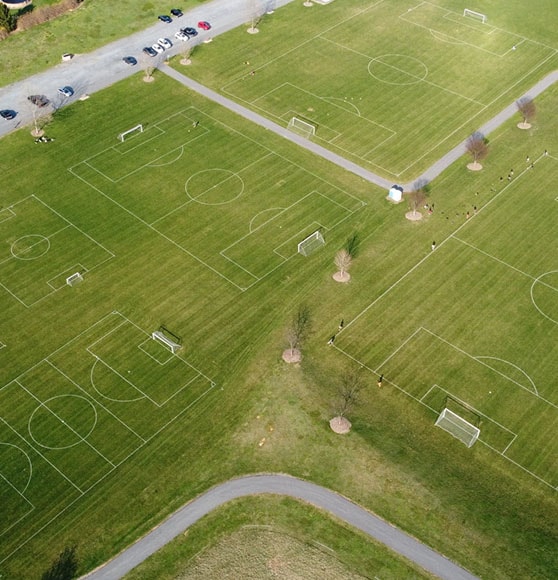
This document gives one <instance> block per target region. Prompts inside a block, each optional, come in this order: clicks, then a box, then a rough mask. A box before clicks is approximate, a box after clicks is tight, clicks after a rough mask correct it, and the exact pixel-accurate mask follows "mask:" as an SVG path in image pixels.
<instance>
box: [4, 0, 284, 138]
mask: <svg viewBox="0 0 558 580" xmlns="http://www.w3.org/2000/svg"><path fill="white" fill-rule="evenodd" d="M292 1H293V0H267V2H265V3H264V2H260V6H262V7H264V8H266V9H271V8H280V7H282V6H284V5H286V4H288V3H289V2H292ZM169 6H170V4H169ZM251 6H252V4H251V2H248V1H247V0H213V1H211V2H206V3H204V4H202V5H200V6H198V7H196V8H193V9H192V10H189V11H188V12H186V13H185V14H184V16H182V17H181V18H175V19H174V20H173V22H172V23H171V24H165V23H164V22H158V21H157V22H156V23H154V24H153V26H151V27H150V28H147V29H146V30H142V31H140V32H137V33H135V34H132V35H131V36H127V37H125V38H121V39H119V40H116V41H115V42H111V43H110V44H107V45H105V46H103V47H101V48H99V49H97V50H95V51H93V52H90V53H87V54H76V56H75V57H74V58H73V59H72V60H71V61H68V62H60V64H58V65H57V66H54V67H52V68H51V69H49V70H46V71H44V72H42V73H39V74H37V75H34V76H32V77H29V78H28V79H25V80H23V81H20V82H16V83H13V84H11V85H7V86H4V87H0V109H12V110H15V111H17V113H18V115H17V117H16V118H15V119H14V120H13V121H5V120H4V119H0V137H2V136H3V135H6V134H8V133H10V132H12V131H14V130H16V129H18V128H19V127H22V126H25V125H29V124H30V123H31V122H32V121H33V116H32V115H33V113H32V111H33V109H34V105H31V104H30V103H29V102H28V101H27V97H28V96H29V95H33V94H44V95H46V96H47V97H48V98H49V99H50V100H51V102H52V104H53V106H54V107H55V108H56V109H58V108H60V107H61V106H64V105H67V104H69V103H71V102H74V101H76V100H78V99H79V97H80V96H82V95H84V94H88V95H92V94H93V93H95V92H97V91H100V90H101V89H104V88H106V87H108V86H110V85H112V84H114V83H116V82H118V81H121V80H122V79H124V78H126V77H129V76H131V75H133V74H135V73H137V72H138V67H141V66H142V65H143V63H144V62H149V63H150V64H159V63H160V61H161V58H164V57H166V56H171V55H174V54H178V53H179V52H180V49H181V48H182V41H179V40H177V41H176V42H175V38H174V34H175V32H177V31H178V29H179V28H183V27H184V26H196V24H197V23H198V22H199V21H200V20H208V21H209V22H211V25H212V28H211V30H210V31H207V32H206V31H203V30H199V34H198V36H196V37H195V38H194V39H191V40H189V41H188V44H190V45H193V46H195V45H196V44H199V43H200V42H203V41H204V40H207V39H209V38H213V37H215V36H218V35H219V34H223V33H224V32H227V31H229V30H231V29H233V28H236V27H237V26H240V25H241V24H244V23H246V22H249V21H250V19H251V14H252V9H251ZM161 37H168V38H169V39H170V40H171V41H172V42H174V46H173V48H172V49H170V50H167V51H165V53H164V54H163V55H162V57H157V58H151V57H148V56H147V55H145V54H143V52H142V49H143V47H144V46H151V45H152V44H153V43H154V42H156V41H157V39H159V38H161ZM72 50H73V49H72V47H61V49H60V56H62V53H63V52H66V51H72ZM124 56H135V57H136V58H137V60H138V65H137V66H129V65H127V64H125V63H124V62H123V61H122V57H124ZM0 83H1V79H0ZM65 85H70V86H71V87H73V88H74V90H75V95H74V96H73V97H72V98H70V99H65V98H64V97H62V95H60V94H59V93H58V88H59V87H62V86H65Z"/></svg>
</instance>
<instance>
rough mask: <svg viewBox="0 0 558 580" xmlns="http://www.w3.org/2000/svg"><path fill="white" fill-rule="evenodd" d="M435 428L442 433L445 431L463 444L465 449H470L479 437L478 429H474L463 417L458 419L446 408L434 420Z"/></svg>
mask: <svg viewBox="0 0 558 580" xmlns="http://www.w3.org/2000/svg"><path fill="white" fill-rule="evenodd" d="M436 426H437V427H441V428H442V429H443V430H444V431H447V432H448V433H449V434H450V435H453V436H454V437H455V438H456V439H459V440H460V441H461V442H462V443H465V445H467V447H471V446H472V445H473V444H474V443H475V441H476V440H477V439H478V438H479V435H480V429H479V428H478V427H475V426H474V425H472V424H471V423H469V421H466V420H465V419H463V417H460V416H459V415H457V414H456V413H454V412H453V411H450V410H449V409H448V408H445V409H444V410H443V411H442V412H441V413H440V416H439V417H438V419H437V420H436Z"/></svg>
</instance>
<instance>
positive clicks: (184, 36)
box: [174, 30, 190, 40]
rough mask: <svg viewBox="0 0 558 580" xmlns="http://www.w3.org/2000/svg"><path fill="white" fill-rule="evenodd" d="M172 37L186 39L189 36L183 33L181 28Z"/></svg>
mask: <svg viewBox="0 0 558 580" xmlns="http://www.w3.org/2000/svg"><path fill="white" fill-rule="evenodd" d="M174 37H175V38H176V40H188V39H189V38H190V37H189V36H188V35H187V34H185V33H184V32H182V30H179V31H178V32H177V33H176V34H175V35H174Z"/></svg>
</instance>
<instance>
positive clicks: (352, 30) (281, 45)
mask: <svg viewBox="0 0 558 580" xmlns="http://www.w3.org/2000/svg"><path fill="white" fill-rule="evenodd" d="M440 4H443V3H440ZM509 10H510V8H509V7H508V6H507V7H506V11H509ZM307 14H308V13H307V12H306V10H305V8H304V6H302V5H300V4H299V3H293V4H290V5H289V6H287V7H285V8H284V9H282V10H281V11H279V12H278V13H277V14H273V16H270V17H265V18H264V20H263V23H262V25H261V32H260V34H258V35H255V36H253V37H250V38H247V34H246V31H245V30H244V28H239V29H237V30H235V31H234V32H232V33H230V34H228V35H227V36H226V37H224V38H220V39H219V42H218V43H217V44H216V46H215V47H214V46H211V47H210V48H207V49H206V48H205V47H203V48H201V49H200V50H199V51H198V52H197V53H196V54H195V55H194V61H193V65H192V66H191V67H189V68H188V74H190V75H192V76H194V77H195V78H196V79H198V80H200V81H202V82H203V83H204V84H207V85H210V86H212V87H213V88H215V89H218V90H220V91H221V92H223V93H225V94H227V95H228V96H230V97H232V98H234V99H236V100H238V101H241V102H242V103H244V104H246V105H247V106H249V107H251V108H253V109H255V110H257V111H259V112H261V113H263V114H264V115H266V116H268V117H270V118H271V119H273V120H274V121H276V122H278V123H279V124H281V125H283V126H287V124H288V121H289V120H290V119H291V118H292V117H293V116H298V117H300V118H303V119H305V120H307V121H309V122H312V123H313V124H314V125H315V126H316V137H315V138H314V140H315V141H317V142H318V143H320V144H321V145H324V146H325V147H328V148H330V149H332V150H333V151H335V152H336V153H339V154H341V155H343V156H345V157H348V158H350V159H351V160H352V161H355V162H356V163H359V164H360V165H362V166H364V167H366V168H368V169H370V170H372V171H375V172H377V173H380V174H382V175H385V176H386V177H388V178H390V179H398V180H399V181H403V182H405V181H407V180H410V179H413V178H414V177H417V176H418V175H419V174H420V173H421V172H422V171H424V170H425V169H426V168H427V167H428V166H429V165H430V164H431V163H433V162H434V161H435V160H436V159H438V158H439V157H441V156H442V155H443V154H444V153H445V152H447V151H448V150H449V149H450V148H451V147H453V146H455V145H456V144H458V143H459V142H461V141H462V140H464V139H465V138H466V137H467V136H468V135H470V134H471V133H472V132H473V131H475V130H476V129H478V128H479V127H480V126H481V125H482V124H483V123H484V122H486V121H487V120H488V119H490V118H491V117H492V116H493V115H494V114H495V113H496V112H499V111H500V110H501V109H502V108H503V107H504V106H506V105H508V104H509V103H510V102H513V101H514V100H515V99H517V98H519V96H521V94H522V92H521V91H524V90H527V89H528V88H529V87H530V86H531V85H532V84H534V82H535V80H537V79H538V78H540V77H541V76H543V74H544V73H545V72H549V71H551V70H553V69H554V68H556V66H557V63H558V59H557V56H556V54H557V53H556V47H553V46H549V45H547V44H545V43H542V42H541V40H540V38H539V36H538V34H537V32H536V31H535V30H533V31H532V36H530V35H529V33H528V32H526V31H525V29H519V30H518V29H517V28H515V27H511V26H510V28H509V29H507V28H505V27H504V24H505V23H500V22H499V21H498V17H497V16H496V15H494V17H493V18H492V20H491V21H490V22H491V23H489V24H485V25H483V24H482V23H478V22H476V21H474V20H471V19H466V18H463V16H462V10H461V11H456V9H455V8H453V9H451V8H443V7H442V6H441V5H436V4H435V3H423V4H420V5H417V4H416V3H414V2H411V1H409V2H403V3H401V2H398V3H391V2H382V3H372V4H370V3H368V2H353V3H351V5H350V8H348V7H347V5H346V3H344V4H337V5H332V6H328V8H327V10H323V11H322V10H320V11H316V13H315V15H314V16H315V18H312V20H311V22H308V23H306V22H305V29H307V32H306V33H305V34H304V36H301V35H300V34H298V30H297V29H296V28H295V27H293V26H292V22H293V21H295V20H296V21H302V20H305V19H306V16H307ZM491 16H492V15H491ZM402 39H404V42H402ZM514 46H517V47H518V50H513V49H512V47H514ZM417 47H420V49H417ZM245 63H249V65H246V64H245ZM177 67H179V65H177ZM252 73H255V74H252ZM394 103H397V106H394Z"/></svg>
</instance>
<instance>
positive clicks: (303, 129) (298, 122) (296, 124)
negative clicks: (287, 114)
mask: <svg viewBox="0 0 558 580" xmlns="http://www.w3.org/2000/svg"><path fill="white" fill-rule="evenodd" d="M287 129H289V130H290V131H295V132H296V133H299V134H300V135H302V136H303V137H306V138H308V137H313V136H314V135H315V134H316V125H312V123H309V122H308V121H303V120H302V119H299V118H298V117H292V118H291V120H290V121H289V124H288V126H287Z"/></svg>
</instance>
